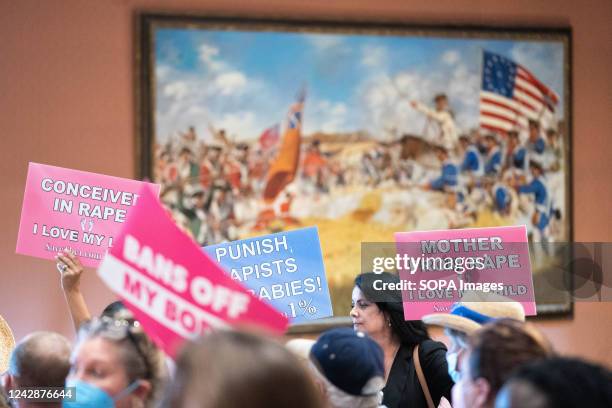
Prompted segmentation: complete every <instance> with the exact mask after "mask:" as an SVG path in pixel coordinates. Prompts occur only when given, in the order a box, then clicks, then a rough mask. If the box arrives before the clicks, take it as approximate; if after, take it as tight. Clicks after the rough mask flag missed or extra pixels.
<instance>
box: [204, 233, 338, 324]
mask: <svg viewBox="0 0 612 408" xmlns="http://www.w3.org/2000/svg"><path fill="white" fill-rule="evenodd" d="M204 250H205V251H206V252H207V253H208V254H209V255H210V257H211V258H213V259H215V260H216V261H217V262H219V263H220V264H221V265H222V266H223V267H224V268H225V270H226V272H227V273H228V275H229V276H231V278H232V279H234V280H236V281H238V282H242V283H243V284H244V285H245V286H246V287H248V288H249V289H250V290H251V292H252V293H253V294H254V295H255V296H257V297H258V298H259V299H264V300H266V301H268V302H270V303H271V304H272V305H273V306H274V307H276V309H278V310H279V311H282V312H283V313H284V314H285V315H286V316H287V317H289V318H290V319H291V321H292V322H293V323H303V322H307V321H310V320H314V319H320V318H323V317H329V316H331V315H333V312H332V306H331V300H330V298H329V289H328V287H327V279H326V278H325V266H324V265H323V255H322V254H321V244H320V242H319V233H318V231H317V228H316V227H309V228H302V229H298V230H293V231H287V232H279V233H276V234H270V235H264V236H261V237H256V238H249V239H243V240H240V241H233V242H225V243H222V244H217V245H211V246H208V247H205V248H204Z"/></svg>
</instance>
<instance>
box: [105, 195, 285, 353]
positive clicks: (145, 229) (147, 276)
mask: <svg viewBox="0 0 612 408" xmlns="http://www.w3.org/2000/svg"><path fill="white" fill-rule="evenodd" d="M139 194H140V199H139V201H138V204H137V205H136V208H135V210H136V211H135V212H134V213H133V214H132V215H131V216H130V218H129V219H128V220H127V221H126V223H125V225H124V227H123V229H122V230H121V232H120V233H119V235H118V236H117V238H115V244H114V245H113V247H112V248H111V249H110V251H109V253H108V254H107V255H106V257H105V258H104V260H103V262H102V263H101V265H100V267H99V268H98V275H99V276H100V278H102V280H103V281H104V282H105V283H106V284H107V285H108V286H109V287H110V288H111V289H112V290H113V291H114V292H115V293H117V294H118V295H119V296H120V297H121V298H122V300H123V301H124V302H125V303H126V305H127V307H128V308H129V309H130V310H131V311H132V312H133V313H134V316H135V317H136V319H138V321H140V323H141V324H142V326H143V328H144V330H145V331H146V332H147V334H148V335H149V336H150V337H151V338H152V339H153V340H154V341H155V342H156V343H157V344H158V345H159V346H160V347H161V348H163V350H164V351H165V352H166V353H167V354H168V355H170V356H174V355H176V351H177V348H178V347H179V346H180V345H181V343H182V342H183V340H184V339H191V338H195V337H197V336H199V335H201V334H203V333H205V332H207V331H209V330H214V329H226V328H230V327H234V326H243V327H245V326H246V327H248V326H257V327H260V328H262V329H264V330H267V331H270V332H272V333H276V334H281V333H283V332H284V331H285V329H286V328H287V325H288V319H287V318H286V317H285V316H283V315H282V314H280V313H279V312H278V311H276V310H275V309H274V308H273V307H272V306H270V305H268V304H267V303H264V302H262V301H260V300H258V299H257V298H256V297H255V296H253V294H251V293H250V292H248V291H247V290H246V288H244V287H243V286H242V285H241V284H240V283H238V282H236V281H234V280H232V279H231V278H230V277H229V276H227V275H226V274H225V272H224V271H223V269H221V267H220V266H219V265H218V264H217V263H216V262H215V261H213V260H212V259H210V258H209V257H208V255H206V254H205V253H204V252H203V251H202V250H201V249H200V247H199V246H198V245H197V244H196V243H195V242H194V241H193V240H192V239H191V238H189V237H188V236H187V235H185V234H184V233H183V232H181V231H180V230H179V229H178V228H177V227H176V225H175V224H174V222H173V221H172V220H171V218H170V216H169V215H168V214H167V212H166V210H165V209H164V208H162V207H161V205H160V204H159V202H158V200H157V199H156V197H155V194H154V193H152V192H151V191H150V190H149V189H148V188H147V187H143V189H142V190H141V191H140V193H139Z"/></svg>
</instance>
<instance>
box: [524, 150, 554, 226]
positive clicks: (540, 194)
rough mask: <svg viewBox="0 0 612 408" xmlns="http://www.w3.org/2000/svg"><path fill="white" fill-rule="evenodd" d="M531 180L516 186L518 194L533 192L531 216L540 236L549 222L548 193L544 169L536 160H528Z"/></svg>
mask: <svg viewBox="0 0 612 408" xmlns="http://www.w3.org/2000/svg"><path fill="white" fill-rule="evenodd" d="M529 169H530V171H531V175H532V177H533V178H532V180H531V182H530V183H526V184H522V185H518V186H517V190H518V192H519V193H520V194H533V196H534V201H535V211H534V213H533V216H532V217H531V221H532V222H533V225H534V226H535V227H536V228H537V229H538V231H539V232H540V234H541V236H542V237H543V238H544V237H546V233H545V232H546V227H547V226H548V223H549V222H550V212H551V205H550V193H549V191H548V186H547V184H546V178H545V176H544V169H543V168H542V165H541V164H540V162H539V161H537V160H530V161H529Z"/></svg>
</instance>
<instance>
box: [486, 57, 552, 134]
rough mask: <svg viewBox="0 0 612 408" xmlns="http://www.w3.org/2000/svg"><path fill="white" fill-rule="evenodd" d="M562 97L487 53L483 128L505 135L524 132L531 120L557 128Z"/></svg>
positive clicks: (519, 68)
mask: <svg viewBox="0 0 612 408" xmlns="http://www.w3.org/2000/svg"><path fill="white" fill-rule="evenodd" d="M558 102H559V97H558V96H557V94H556V93H555V92H553V91H552V90H551V89H550V88H548V87H547V86H546V85H544V84H543V83H542V82H541V81H540V80H539V79H538V78H536V76H535V75H533V74H532V73H531V72H529V70H528V69H527V68H525V67H523V66H521V65H519V64H517V63H515V62H514V61H512V60H510V59H508V58H506V57H502V56H501V55H497V54H494V53H492V52H489V51H484V58H483V65H482V86H481V90H480V126H481V127H482V128H485V129H488V130H492V131H496V132H502V133H505V132H507V131H509V130H511V129H514V130H519V131H520V130H524V129H526V128H527V123H528V120H529V119H533V120H537V121H539V122H544V123H542V124H543V125H544V126H546V125H548V126H554V118H555V109H556V107H557V104H558Z"/></svg>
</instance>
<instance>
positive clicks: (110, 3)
mask: <svg viewBox="0 0 612 408" xmlns="http://www.w3.org/2000/svg"><path fill="white" fill-rule="evenodd" d="M137 10H168V11H177V12H191V11H193V12H198V13H200V14H211V13H212V14H222V15H223V14H225V15H244V16H278V15H288V16H296V17H303V18H312V19H316V18H332V19H362V20H365V19H367V20H379V21H385V20H387V21H390V20H393V21H407V22H415V23H428V22H433V23H445V22H448V23H475V24H485V25H494V24H505V25H508V24H512V25H525V26H539V25H542V26H546V25H564V26H568V25H569V26H571V27H572V28H573V33H574V37H573V39H574V49H573V51H574V54H573V68H574V71H573V81H574V99H573V106H574V149H573V166H574V176H573V183H574V203H573V204H574V213H575V225H574V228H575V238H576V240H577V241H612V217H611V211H610V204H609V203H610V202H612V183H611V182H610V177H611V176H612V160H610V159H609V156H610V155H611V154H612V137H611V136H610V135H611V133H610V130H611V129H612V115H610V112H611V111H612V109H611V108H612V82H611V81H610V79H609V73H608V69H609V67H610V66H612V42H611V41H610V38H612V24H611V23H612V3H611V2H610V1H609V0H587V1H582V2H575V1H572V0H539V1H533V0H517V1H513V2H507V1H503V2H502V1H498V2H493V1H487V0H482V1H475V0H443V1H440V0H439V1H436V2H432V1H408V0H379V1H376V2H373V1H368V0H335V1H327V0H309V1H288V0H251V1H248V2H247V1H187V0H176V1H144V0H142V1H137V0H132V1H130V0H105V1H93V0H66V1H53V0H49V1H37V0H20V1H9V0H0V132H1V136H2V139H1V140H2V145H1V148H0V163H2V172H1V173H0V180H1V181H0V185H2V200H0V210H1V211H0V214H1V215H0V217H1V219H2V227H3V229H2V230H3V231H2V235H1V236H0V251H1V252H0V268H1V270H2V275H1V278H0V314H2V315H3V316H4V317H5V318H6V319H7V320H8V321H9V323H10V324H11V326H12V327H13V329H14V331H15V334H16V337H18V338H20V337H22V336H23V335H25V334H26V333H28V332H31V331H33V330H41V329H45V330H56V331H60V332H63V333H64V334H66V335H70V334H71V327H70V322H69V319H68V316H67V315H66V309H65V306H64V303H63V298H62V294H61V292H60V289H59V279H58V278H59V277H58V273H57V272H56V271H55V268H54V265H53V264H52V263H51V262H45V261H42V260H37V259H31V258H27V257H24V256H18V255H15V254H14V248H15V239H16V236H17V228H18V224H19V215H20V207H21V200H22V194H23V187H24V182H25V176H26V168H27V163H28V161H36V162H41V163H49V164H54V165H58V166H65V167H71V168H76V169H82V170H87V171H93V172H99V173H105V174H111V175H115V176H120V177H134V175H135V174H134V168H135V163H134V156H135V154H134V143H133V140H134V126H135V123H134V120H135V110H134V69H133V68H134V52H135V50H134V46H133V25H134V16H135V13H136V11H137ZM83 291H84V292H85V294H86V296H87V300H88V302H89V304H90V307H91V309H92V311H93V312H94V313H98V312H99V311H100V310H101V309H102V307H103V306H104V305H105V304H107V303H108V302H109V301H111V300H112V299H113V296H112V294H111V293H109V292H108V291H107V290H106V288H105V287H103V286H102V284H101V283H100V282H98V280H97V279H96V277H95V276H94V271H93V270H88V271H87V276H86V277H85V278H84V282H83ZM537 324H538V326H540V327H541V328H542V329H543V330H544V331H545V332H546V333H547V334H548V335H549V336H550V338H551V339H552V341H553V342H554V344H555V345H556V347H557V348H558V349H559V350H560V351H562V352H564V353H572V354H579V355H582V356H585V357H588V358H592V359H596V360H599V361H605V362H607V363H608V364H609V365H612V346H610V344H611V343H610V338H612V303H601V304H596V303H579V304H577V305H576V309H575V314H574V317H573V319H547V320H538V322H537Z"/></svg>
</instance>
